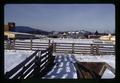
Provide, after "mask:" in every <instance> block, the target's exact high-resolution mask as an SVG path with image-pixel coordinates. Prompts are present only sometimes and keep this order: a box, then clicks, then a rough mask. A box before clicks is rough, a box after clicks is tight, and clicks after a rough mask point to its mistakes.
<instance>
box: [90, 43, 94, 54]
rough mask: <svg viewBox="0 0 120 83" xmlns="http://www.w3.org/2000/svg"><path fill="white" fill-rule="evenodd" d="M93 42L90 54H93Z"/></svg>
mask: <svg viewBox="0 0 120 83" xmlns="http://www.w3.org/2000/svg"><path fill="white" fill-rule="evenodd" d="M93 50H94V49H93V44H91V54H93Z"/></svg>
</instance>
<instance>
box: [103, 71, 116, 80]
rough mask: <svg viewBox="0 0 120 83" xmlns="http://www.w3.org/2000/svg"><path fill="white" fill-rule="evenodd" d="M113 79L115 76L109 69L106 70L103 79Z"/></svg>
mask: <svg viewBox="0 0 120 83" xmlns="http://www.w3.org/2000/svg"><path fill="white" fill-rule="evenodd" d="M112 78H115V75H114V74H113V73H112V72H111V71H110V70H109V69H106V70H105V72H104V73H103V76H102V79H112Z"/></svg>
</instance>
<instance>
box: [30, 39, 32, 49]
mask: <svg viewBox="0 0 120 83" xmlns="http://www.w3.org/2000/svg"><path fill="white" fill-rule="evenodd" d="M30 50H32V37H31V38H30Z"/></svg>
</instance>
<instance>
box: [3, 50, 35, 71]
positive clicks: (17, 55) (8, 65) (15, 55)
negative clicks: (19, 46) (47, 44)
mask: <svg viewBox="0 0 120 83" xmlns="http://www.w3.org/2000/svg"><path fill="white" fill-rule="evenodd" d="M33 52H34V51H26V50H5V51H4V55H5V56H4V72H7V71H9V70H11V69H13V68H14V67H15V66H16V65H18V64H19V63H21V62H22V61H23V60H25V59H26V58H27V57H28V56H29V55H31V54H32V53H33Z"/></svg>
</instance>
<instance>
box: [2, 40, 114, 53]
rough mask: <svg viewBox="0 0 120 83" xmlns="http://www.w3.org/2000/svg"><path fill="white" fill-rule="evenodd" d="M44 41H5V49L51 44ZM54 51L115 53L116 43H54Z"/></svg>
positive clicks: (29, 47)
mask: <svg viewBox="0 0 120 83" xmlns="http://www.w3.org/2000/svg"><path fill="white" fill-rule="evenodd" d="M50 44H51V43H50V41H49V42H48V43H44V42H33V41H30V42H28V41H26V42H25V41H24V42H23V41H22V42H21V41H15V42H14V43H13V45H12V46H11V47H10V46H9V45H7V43H6V42H5V43H4V47H5V49H15V50H37V49H38V48H39V49H40V50H45V49H46V48H48V47H49V46H50ZM53 51H54V52H57V53H73V54H93V55H109V54H113V55H115V45H113V44H94V43H93V44H90V43H54V48H53Z"/></svg>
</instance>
